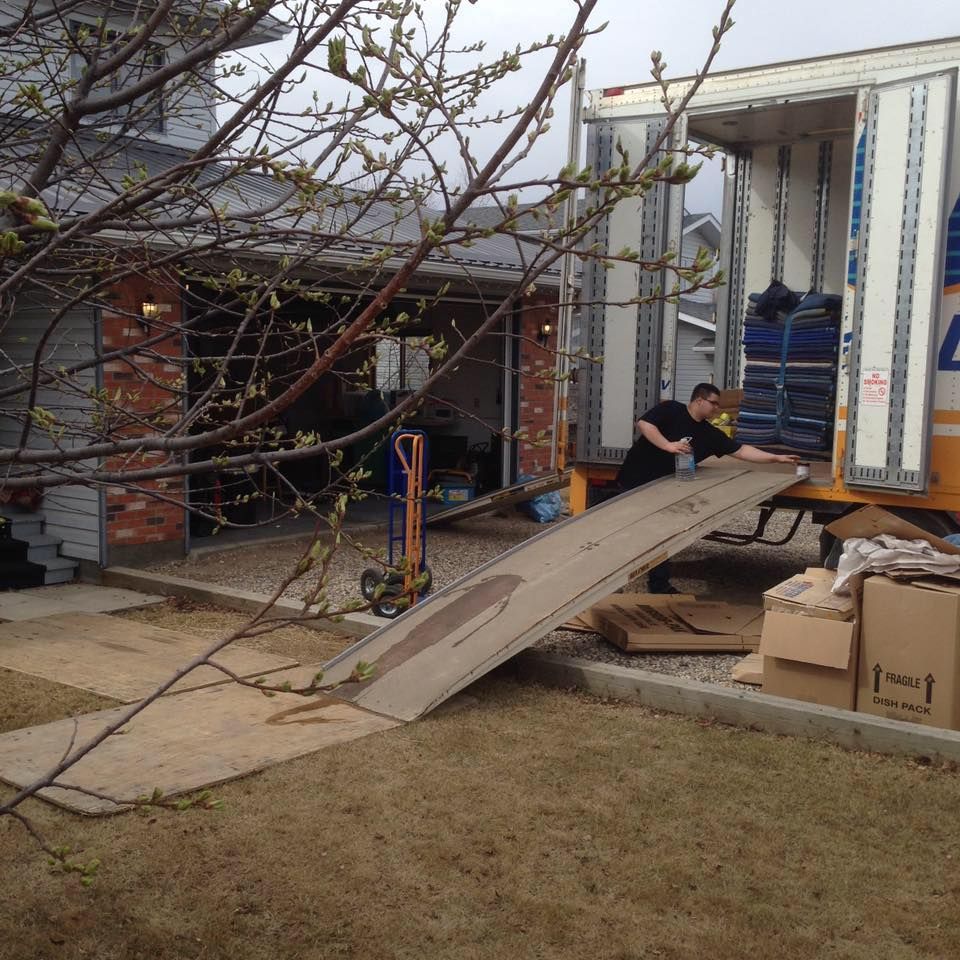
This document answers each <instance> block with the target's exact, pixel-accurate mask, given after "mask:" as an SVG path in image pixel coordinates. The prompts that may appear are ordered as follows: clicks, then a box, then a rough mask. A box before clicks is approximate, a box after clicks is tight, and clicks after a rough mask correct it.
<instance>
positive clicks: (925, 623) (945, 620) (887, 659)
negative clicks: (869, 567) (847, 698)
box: [857, 577, 960, 730]
mask: <svg viewBox="0 0 960 960" xmlns="http://www.w3.org/2000/svg"><path fill="white" fill-rule="evenodd" d="M857 709H858V710H860V711H861V712H863V713H872V714H875V715H877V716H881V717H888V718H890V719H892V720H907V721H911V722H914V723H922V724H926V725H928V726H932V727H943V728H946V729H950V730H958V729H960V587H958V586H957V584H956V583H954V582H952V581H947V580H943V581H938V580H923V581H920V582H917V583H914V584H905V583H899V582H896V581H894V580H891V579H889V578H887V577H870V578H869V579H868V580H867V581H866V583H865V585H864V590H863V642H862V652H861V656H860V670H859V676H858V684H857Z"/></svg>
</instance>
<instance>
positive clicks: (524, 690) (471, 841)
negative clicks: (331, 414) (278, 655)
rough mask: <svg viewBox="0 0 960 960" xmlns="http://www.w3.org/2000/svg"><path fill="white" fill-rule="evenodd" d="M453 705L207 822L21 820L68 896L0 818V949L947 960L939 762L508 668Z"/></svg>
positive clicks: (952, 856) (299, 773)
mask: <svg viewBox="0 0 960 960" xmlns="http://www.w3.org/2000/svg"><path fill="white" fill-rule="evenodd" d="M223 616H224V617H229V616H230V615H228V614H224V615H223ZM277 652H279V650H278V651H277ZM9 682H10V676H9V675H8V676H6V677H0V683H2V684H3V687H2V689H3V690H4V691H5V689H6V685H7V684H9ZM52 686H54V687H55V686H56V685H52ZM48 692H49V691H48ZM254 695H256V694H254V693H252V692H251V696H254ZM469 695H470V696H469V697H467V698H461V706H460V708H459V709H453V708H445V709H442V710H440V711H438V712H437V713H436V714H434V715H431V716H428V717H427V718H425V719H424V720H421V721H420V722H418V723H415V724H411V725H408V726H406V727H402V728H399V729H397V730H394V731H390V732H387V733H383V734H379V735H375V736H371V737H368V738H366V739H364V740H360V741H356V742H354V743H350V744H345V745H343V746H340V747H337V748H334V749H331V750H328V751H325V752H322V753H318V754H315V755H313V756H310V757H305V758H302V759H300V760H296V761H292V762H288V763H284V764H280V765H278V766H275V767H273V768H271V769H269V770H267V771H266V772H264V773H261V774H258V775H255V776H251V777H248V778H245V779H243V780H239V781H235V782H233V783H229V784H226V785H223V786H221V787H219V788H217V790H216V794H217V796H219V797H221V798H222V799H223V800H224V801H225V807H224V809H222V810H219V811H199V810H198V811H187V812H184V813H170V812H164V811H161V812H151V813H148V814H140V813H127V814H123V815H120V816H115V817H111V818H105V819H84V818H80V817H77V816H75V815H71V814H68V813H64V812H62V811H59V810H57V809H55V808H53V807H50V806H48V805H45V804H41V803H39V802H34V803H32V804H30V806H29V811H30V813H31V815H32V816H33V817H34V818H35V820H36V822H37V823H38V824H39V825H40V826H41V827H42V828H43V830H44V831H45V832H46V833H47V834H48V835H49V836H50V837H51V838H55V839H56V840H57V841H58V842H62V843H69V844H71V845H72V846H73V847H74V848H75V849H76V850H77V852H78V855H79V856H80V857H81V858H83V859H90V858H92V857H99V858H100V859H101V860H102V862H103V866H102V867H101V872H100V875H99V876H98V878H97V879H96V881H95V882H94V884H93V885H92V886H91V887H89V888H84V887H82V886H80V884H79V883H78V882H77V880H76V878H71V877H65V876H63V875H61V874H58V873H51V872H50V870H49V868H48V866H47V864H46V861H45V859H44V858H43V857H42V856H41V855H39V854H38V853H37V851H36V848H35V847H34V846H33V845H32V843H31V841H30V839H29V838H28V837H27V836H26V834H25V832H24V831H23V830H22V829H21V828H20V827H19V826H18V825H16V824H14V823H13V822H5V823H4V824H3V825H2V827H0V851H2V857H3V859H4V862H6V863H7V864H8V871H9V876H10V878H11V880H13V881H14V882H12V883H9V884H8V886H7V890H8V893H7V895H6V897H5V898H4V900H3V903H2V907H0V957H2V958H18V960H19V958H64V960H67V958H69V960H73V958H96V960H121V958H123V960H127V958H144V960H173V958H178V960H179V958H201V957H202V958H228V957H229V958H241V960H247V958H249V960H254V958H256V960H280V958H283V960H294V958H303V960H306V958H328V957H329V958H339V957H350V958H364V960H366V958H371V960H380V958H384V960H393V958H397V960H400V958H404V960H408V958H409V960H414V958H416V960H421V958H451V960H452V958H457V960H472V958H487V957H489V958H494V957H496V958H500V957H505V958H510V957H517V958H527V957H529V958H557V960H568V958H569V960H574V958H576V960H580V958H604V960H606V958H609V960H639V958H654V957H656V958H671V960H680V958H683V960H686V958H691V957H705V958H711V960H733V958H738V960H739V958H742V957H745V956H752V957H791V958H793V957H818V958H820V957H829V958H841V957H843V958H863V960H867V958H870V960H874V958H877V957H882V958H884V960H898V958H913V957H930V958H945V957H953V956H960V912H958V910H957V904H958V893H960V879H958V876H957V869H956V868H957V864H958V862H960V838H958V835H957V832H956V830H955V822H956V811H957V809H958V808H960V777H958V774H957V773H956V772H955V771H954V770H953V769H948V768H933V767H928V766H922V765H920V764H917V763H914V762H911V761H906V760H903V759H886V758H880V757H875V756H871V755H866V754H853V753H846V752H843V751H841V750H839V749H836V748H833V747H830V746H826V745H823V744H818V743H812V742H807V741H800V740H793V739H786V738H777V737H773V736H768V735H765V734H759V733H755V732H749V731H743V730H737V729H732V728H728V727H723V726H719V725H711V724H705V723H702V722H697V721H694V720H689V719H683V718H678V717H672V716H664V715H657V714H654V713H651V712H649V711H645V710H643V709H641V708H638V707H635V706H632V705H627V704H621V703H614V702H602V701H598V700H595V699H591V698H587V697H583V696H580V695H577V694H575V693H569V692H562V691H551V690H544V689H540V688H535V687H522V686H518V685H516V684H515V683H514V682H513V681H512V679H511V678H510V676H509V674H508V673H507V672H506V671H504V672H501V673H500V674H498V675H495V676H493V677H490V678H488V679H486V680H484V681H483V682H481V683H480V684H477V685H475V686H474V687H472V688H470V690H469ZM47 699H48V703H51V704H52V703H55V702H56V698H55V697H48V698H47ZM81 706H82V704H81ZM76 707H77V702H75V701H74V700H70V701H69V703H65V704H64V705H63V706H62V710H64V711H67V710H70V709H76ZM87 708H88V709H89V707H87ZM49 712H56V708H55V707H53V706H51V707H49V708H48V713H49ZM60 715H67V714H66V713H64V712H61V713H60Z"/></svg>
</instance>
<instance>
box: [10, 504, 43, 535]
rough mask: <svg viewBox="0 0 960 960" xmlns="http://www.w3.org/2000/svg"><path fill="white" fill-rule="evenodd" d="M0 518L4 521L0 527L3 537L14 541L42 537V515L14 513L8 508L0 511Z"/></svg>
mask: <svg viewBox="0 0 960 960" xmlns="http://www.w3.org/2000/svg"><path fill="white" fill-rule="evenodd" d="M0 516H2V517H3V520H4V522H3V524H2V525H0V530H2V535H3V536H4V537H12V538H13V539H14V540H31V539H33V538H34V537H42V536H43V524H44V521H45V520H46V517H44V515H43V514H42V513H19V512H16V513H15V512H13V510H12V509H11V508H10V507H4V508H3V510H2V511H0Z"/></svg>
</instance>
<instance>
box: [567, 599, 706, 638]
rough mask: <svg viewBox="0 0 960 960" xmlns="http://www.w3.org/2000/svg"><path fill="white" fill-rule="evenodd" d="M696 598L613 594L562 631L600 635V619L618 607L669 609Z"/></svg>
mask: <svg viewBox="0 0 960 960" xmlns="http://www.w3.org/2000/svg"><path fill="white" fill-rule="evenodd" d="M696 600H697V598H696V597H695V596H693V594H690V593H671V594H646V593H614V594H611V595H610V596H609V597H607V598H606V599H605V600H601V601H600V602H599V603H595V604H594V605H593V606H592V607H588V608H587V609H586V610H584V611H583V612H582V613H578V614H577V615H576V616H575V617H571V618H570V619H569V620H568V621H567V622H566V623H565V624H564V625H563V629H564V630H577V631H580V632H583V633H602V632H603V623H602V618H603V615H604V614H605V613H607V612H608V611H610V610H612V609H614V605H617V606H619V607H631V606H638V605H641V606H644V605H645V606H657V607H669V606H670V604H671V602H673V603H696Z"/></svg>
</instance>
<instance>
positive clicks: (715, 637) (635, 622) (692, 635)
mask: <svg viewBox="0 0 960 960" xmlns="http://www.w3.org/2000/svg"><path fill="white" fill-rule="evenodd" d="M591 613H592V614H593V615H595V616H597V618H598V620H599V622H600V632H601V633H602V634H603V635H604V636H605V637H606V638H607V639H608V640H609V641H610V642H611V643H613V644H615V645H616V646H618V647H620V649H621V650H625V651H626V652H627V653H686V652H690V653H747V652H752V651H755V650H756V649H757V645H758V643H759V637H760V630H761V624H762V616H763V615H762V613H761V612H760V611H759V610H757V609H756V607H743V606H735V605H733V604H728V603H714V602H711V603H697V602H696V601H690V600H680V599H679V598H678V597H676V596H649V595H644V594H618V595H615V596H613V597H609V598H608V599H607V600H605V601H604V603H603V606H602V608H601V609H600V610H599V611H598V610H597V607H594V608H592V610H591Z"/></svg>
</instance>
